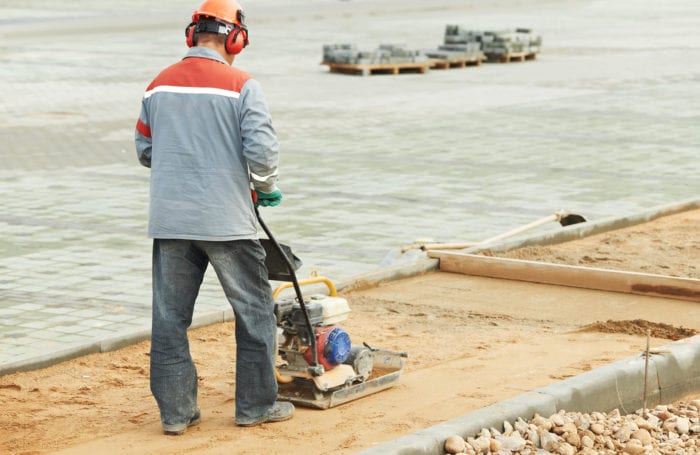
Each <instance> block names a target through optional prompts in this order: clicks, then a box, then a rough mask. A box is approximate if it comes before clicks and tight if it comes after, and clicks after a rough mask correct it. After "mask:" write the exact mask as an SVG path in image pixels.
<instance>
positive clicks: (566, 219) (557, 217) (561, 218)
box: [403, 210, 586, 252]
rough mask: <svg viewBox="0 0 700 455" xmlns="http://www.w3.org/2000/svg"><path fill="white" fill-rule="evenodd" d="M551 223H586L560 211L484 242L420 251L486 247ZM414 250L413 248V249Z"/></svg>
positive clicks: (432, 245)
mask: <svg viewBox="0 0 700 455" xmlns="http://www.w3.org/2000/svg"><path fill="white" fill-rule="evenodd" d="M553 221H558V222H559V224H561V225H562V226H569V225H572V224H578V223H583V222H585V221H586V219H585V218H584V217H582V216H581V215H576V214H572V213H569V212H567V211H565V210H560V211H558V212H556V213H553V214H551V215H548V216H545V217H543V218H540V219H539V220H536V221H533V222H532V223H528V224H526V225H524V226H520V227H518V228H515V229H511V230H510V231H508V232H504V233H502V234H498V235H496V236H494V237H491V238H488V239H486V240H482V241H481V242H467V243H428V244H424V245H420V249H421V250H423V251H428V250H450V249H452V250H461V249H463V248H469V247H472V246H477V245H486V244H488V243H492V242H495V241H497V240H501V239H505V238H507V237H512V236H514V235H517V234H520V233H523V232H525V231H529V230H530V229H533V228H536V227H537V226H542V225H543V224H547V223H551V222H553ZM414 248H415V247H414ZM409 249H412V248H411V247H407V248H404V250H403V251H404V252H405V251H406V250H409Z"/></svg>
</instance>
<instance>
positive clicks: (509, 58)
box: [488, 52, 537, 63]
mask: <svg viewBox="0 0 700 455" xmlns="http://www.w3.org/2000/svg"><path fill="white" fill-rule="evenodd" d="M536 58H537V53H536V52H512V53H510V54H489V55H488V61H489V62H499V63H510V62H524V61H525V60H535V59H536Z"/></svg>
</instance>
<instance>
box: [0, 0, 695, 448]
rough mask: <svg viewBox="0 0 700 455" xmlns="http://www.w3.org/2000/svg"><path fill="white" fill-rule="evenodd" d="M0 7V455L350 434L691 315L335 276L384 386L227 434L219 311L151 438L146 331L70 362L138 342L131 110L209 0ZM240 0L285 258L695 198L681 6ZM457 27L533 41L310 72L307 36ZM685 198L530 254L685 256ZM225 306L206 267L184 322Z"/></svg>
mask: <svg viewBox="0 0 700 455" xmlns="http://www.w3.org/2000/svg"><path fill="white" fill-rule="evenodd" d="M1 3H2V5H0V13H2V14H1V17H2V18H1V19H0V37H2V42H1V44H0V80H1V81H2V83H1V84H0V120H2V121H0V143H2V146H0V200H1V205H2V210H0V403H1V404H2V406H0V453H3V454H4V453H10V454H43V453H61V452H63V453H90V454H92V453H115V452H122V453H125V454H127V453H134V454H136V453H138V454H141V453H157V454H161V453H163V454H165V453H168V454H170V453H209V454H216V453H251V454H253V453H255V454H258V453H284V454H291V453H303V454H307V453H314V454H316V453H355V452H357V451H360V450H363V449H364V448H370V447H373V446H375V445H376V444H380V443H381V442H384V441H388V440H392V439H394V438H397V437H399V436H401V435H404V434H406V433H410V432H413V431H415V430H416V429H420V428H425V427H427V426H431V425H434V424H437V423H439V422H443V421H445V420H446V419H450V418H452V417H455V416H459V415H463V414H464V413H467V412H469V411H470V410H473V409H478V408H479V407H482V406H487V405H489V404H491V403H494V402H498V401H500V400H502V399H505V398H507V397H512V396H514V395H518V394H521V393H522V392H524V391H527V390H532V389H533V388H536V387H540V386H543V385H546V384H550V383H552V382H554V381H558V380H560V379H563V378H568V377H570V376H572V375H577V374H578V373H580V372H582V371H586V370H588V369H592V368H595V367H596V366H600V365H604V364H607V363H609V362H611V361H613V360H615V359H619V358H623V357H625V356H629V355H638V354H639V353H640V352H641V350H642V349H643V348H644V344H645V343H644V341H645V340H644V339H643V336H640V335H639V334H637V333H638V332H639V330H638V326H640V325H646V323H645V322H643V321H649V322H650V323H654V324H661V323H663V324H667V325H668V326H655V327H659V328H660V329H662V330H663V331H659V332H654V338H653V340H652V342H653V345H654V346H658V345H661V344H664V343H667V342H669V341H670V340H671V337H672V336H675V335H679V336H680V335H681V334H686V333H687V332H686V330H687V329H693V330H698V329H700V327H698V326H697V324H698V321H700V317H698V313H697V311H698V310H697V304H695V305H693V304H691V303H690V302H684V301H680V300H670V299H662V298H652V297H640V296H632V295H624V294H613V293H607V292H600V291H586V290H581V289H573V288H557V287H554V286H543V285H536V284H528V283H522V282H507V281H504V280H494V279H486V278H472V277H466V276H461V275H460V276H458V275H450V274H445V273H440V272H432V273H428V274H425V275H421V276H417V277H413V278H410V279H407V280H403V281H399V282H393V283H385V284H382V285H380V286H377V287H375V288H371V289H359V288H358V289H355V290H353V291H347V292H344V295H345V296H346V297H347V298H348V299H349V300H350V305H351V307H352V310H353V311H352V313H351V314H350V318H349V320H348V321H347V323H345V324H344V326H345V327H346V329H347V330H348V331H349V332H350V334H351V336H352V337H353V339H354V340H356V341H358V342H361V341H366V342H367V343H369V344H371V345H373V346H378V347H383V348H388V349H398V350H403V351H406V352H408V354H409V358H408V359H407V361H406V367H405V374H404V377H403V378H402V380H401V381H400V383H399V384H398V385H397V386H396V387H394V388H393V389H390V390H387V391H384V392H382V393H380V394H377V395H374V396H370V397H366V398H363V399H362V400H359V401H357V402H353V403H349V404H347V405H345V406H342V407H339V408H336V409H331V410H328V411H315V410H304V409H300V410H299V411H298V412H297V415H296V417H295V418H294V419H293V420H291V421H289V422H285V423H280V424H277V425H274V426H273V425H265V426H262V427H258V428H251V429H246V430H243V429H241V428H237V427H235V426H234V425H233V410H234V406H235V403H234V402H233V391H234V387H235V384H234V382H233V377H234V376H233V372H234V370H235V359H234V358H233V352H234V348H235V346H234V344H233V336H232V330H233V327H232V323H227V324H215V325H211V326H207V327H202V328H199V329H196V330H193V331H192V336H191V340H192V349H193V354H194V356H195V358H196V361H197V365H198V368H199V374H200V377H201V381H200V390H201V396H200V405H201V407H202V412H203V421H202V423H201V424H200V425H198V426H197V427H195V428H192V429H191V430H190V431H189V432H188V433H187V434H186V435H185V436H183V437H182V438H170V437H165V436H163V435H162V434H161V433H160V424H159V422H158V415H157V410H156V404H155V402H154V400H153V399H152V397H151V396H150V393H149V391H148V357H147V352H148V341H144V342H142V343H141V344H135V345H132V346H129V347H127V348H125V349H122V350H119V351H114V352H106V353H102V354H92V355H84V354H87V353H91V352H93V353H94V352H97V351H99V350H101V349H103V348H105V346H106V347H108V348H110V349H111V348H113V347H115V346H117V345H123V343H125V342H136V341H141V340H146V339H147V337H148V334H149V330H150V313H151V308H150V307H151V286H150V258H151V256H150V255H151V242H150V240H149V239H147V238H146V236H145V232H146V224H147V216H148V215H147V214H148V200H149V197H148V186H149V171H148V170H147V169H145V168H143V167H141V166H139V164H138V163H137V161H136V156H135V152H134V149H133V131H134V124H135V122H136V118H137V116H138V112H139V109H140V100H141V97H142V95H143V92H144V89H145V88H146V87H147V85H148V83H149V82H150V81H151V80H152V78H153V77H154V76H155V75H156V74H157V72H158V71H160V70H161V69H162V68H163V67H165V66H166V65H169V64H172V63H173V62H175V61H177V60H179V59H180V58H181V57H182V56H183V55H184V53H185V51H186V48H185V43H184V36H183V30H184V28H185V26H186V25H187V24H188V23H189V20H190V17H191V13H192V10H193V9H194V8H195V7H196V5H197V4H199V3H200V2H199V0H194V1H192V0H172V1H169V2H165V3H163V2H145V1H143V0H123V1H120V2H94V1H92V0H74V1H71V2H56V1H55V0H35V1H33V2H31V5H28V4H27V2H26V1H24V0H4V1H3V2H1ZM241 3H243V5H244V7H245V10H246V17H247V18H248V25H249V27H250V30H251V46H250V47H249V48H247V49H246V50H245V51H244V52H243V53H241V54H240V55H239V56H238V57H237V58H236V62H235V65H236V66H238V67H240V68H242V69H243V70H245V71H247V72H249V73H251V74H252V75H253V76H254V77H255V78H256V79H257V80H259V81H260V82H261V85H262V87H263V90H264V91H265V95H266V98H267V100H268V103H269V105H270V109H271V112H272V116H273V122H274V125H275V127H276V129H277V131H278V134H279V138H280V143H281V154H282V155H281V166H280V169H281V173H280V188H281V189H282V190H283V192H284V202H283V203H282V204H281V205H280V206H279V207H275V208H272V209H265V210H263V217H264V218H265V220H266V222H267V223H268V224H269V225H270V227H271V228H272V230H273V232H275V234H276V236H277V237H278V239H280V240H281V241H283V242H284V243H288V244H290V245H291V247H292V248H293V250H294V252H295V253H296V254H297V255H298V256H299V257H301V258H302V260H303V261H304V265H303V267H302V269H301V270H300V272H299V273H300V276H306V275H307V274H308V273H309V272H310V271H311V270H312V269H317V270H318V271H319V272H320V273H321V274H323V275H327V276H329V277H330V278H332V279H334V280H341V279H342V280H345V279H347V278H349V277H352V276H356V275H358V274H363V273H365V272H370V271H373V270H375V269H377V268H383V267H384V259H385V257H389V259H391V258H393V254H392V255H387V252H388V251H389V250H391V249H394V250H398V249H399V248H400V247H401V246H402V245H405V244H409V243H411V242H413V241H414V240H416V239H419V238H420V239H429V240H432V241H436V242H454V241H457V242H459V241H479V240H481V239H485V238H489V237H491V236H494V235H496V234H499V233H502V232H504V231H506V230H509V229H511V228H513V227H516V226H521V225H524V224H526V223H528V222H530V221H533V220H535V219H538V218H540V217H542V216H545V215H547V214H549V213H553V212H555V211H557V210H559V209H562V208H563V209H566V210H568V211H570V212H575V213H580V214H582V215H584V216H585V217H586V218H587V219H589V220H590V221H591V222H595V221H596V220H601V219H604V218H608V217H614V218H618V217H624V216H627V215H630V214H635V213H638V212H641V211H646V210H649V209H652V208H654V207H658V206H662V205H667V204H673V203H676V202H678V201H683V200H688V199H690V198H697V195H698V179H697V176H698V175H700V160H698V159H697V144H698V143H700V129H699V128H697V119H698V116H699V115H700V104H699V103H696V102H693V100H695V99H698V96H699V93H700V84H698V83H697V81H698V77H699V76H698V75H699V74H700V45H699V44H698V43H700V28H698V27H697V20H696V18H697V17H698V3H697V2H696V1H695V0H669V1H665V2H648V1H645V0H619V1H616V2H603V1H595V0H537V1H536V2H534V3H533V2H521V1H519V0H498V1H497V2H483V1H481V0H468V1H465V0H436V1H433V2H425V1H424V0H403V1H401V2H399V1H396V0H353V1H335V0H253V1H248V2H241ZM450 23H451V24H460V25H464V26H468V27H474V28H476V29H493V30H499V29H507V28H513V27H531V28H532V29H533V30H534V31H535V32H536V33H539V34H541V35H542V36H543V40H544V41H543V47H542V52H541V53H540V54H538V55H537V59H536V60H534V61H525V62H516V63H513V64H495V63H494V64H491V63H486V62H484V64H482V65H479V66H478V67H469V68H464V69H457V68H455V69H451V70H449V71H442V70H435V71H433V70H430V71H428V72H427V73H426V74H398V75H373V76H371V77H353V76H347V75H342V74H333V73H330V72H329V70H328V68H327V67H325V66H322V65H319V62H320V60H321V57H322V46H323V45H324V44H335V43H355V44H357V45H358V48H360V49H373V48H375V47H376V46H377V45H379V44H381V43H387V42H389V43H394V42H400V43H405V44H406V46H407V47H409V48H413V49H425V48H435V47H436V46H437V45H439V44H441V43H442V39H443V35H444V30H445V25H446V24H450ZM694 213H695V212H693V215H692V216H693V217H694V218H692V220H695V221H694V224H693V223H691V225H690V226H688V225H687V223H686V222H682V223H681V222H680V221H679V223H680V224H679V229H675V228H672V227H670V226H665V227H664V228H663V230H658V231H657V230H656V229H658V224H657V222H658V221H661V220H657V221H655V222H654V223H651V224H650V225H649V227H648V228H647V227H643V226H639V227H638V228H635V229H634V230H628V231H626V234H625V237H623V238H620V239H617V240H615V241H612V240H611V241H609V242H608V243H606V242H605V241H602V240H596V241H595V242H596V243H595V245H588V246H586V247H585V248H584V250H583V251H585V253H584V254H583V255H581V254H580V252H579V253H577V255H576V256H573V255H569V254H568V253H565V252H561V251H558V250H557V251H556V252H553V251H552V250H546V249H536V250H530V251H527V252H525V254H523V255H522V256H521V258H534V259H545V260H555V259H557V258H560V257H561V258H566V257H570V258H572V260H574V263H577V264H578V265H590V266H595V265H601V266H604V267H615V266H619V267H622V268H624V269H626V270H635V268H634V267H635V266H638V267H639V269H640V270H642V271H644V272H647V273H648V272H652V273H663V274H669V275H671V274H674V271H675V273H677V274H679V275H683V274H687V273H691V271H692V270H691V269H690V268H689V265H693V264H695V267H697V257H698V254H697V241H698V240H697V239H698V235H697V224H698V223H697V218H695V217H696V216H697V215H695V214H694ZM669 220H678V218H676V217H675V216H674V217H673V218H669ZM559 229H561V227H560V226H558V225H557V224H556V223H551V224H550V225H548V226H542V227H541V228H540V229H539V230H540V231H541V230H550V231H555V230H559ZM693 229H694V230H693ZM533 233H534V231H533ZM676 236H678V237H676ZM645 238H646V239H650V241H649V242H646V241H645V240H644V239H645ZM652 239H653V240H652ZM572 245H583V243H579V242H576V243H574V244H572ZM656 246H664V250H663V251H661V252H659V251H660V250H658V249H656V248H652V247H656ZM547 248H550V247H547ZM562 248H567V247H562ZM389 262H391V261H389ZM695 270H697V269H695ZM696 277H697V276H696ZM226 311H230V307H229V306H228V304H227V302H226V300H225V298H224V297H223V295H222V293H221V290H220V287H219V286H218V283H217V282H216V277H215V276H213V273H211V271H209V272H208V273H207V276H206V278H205V282H204V284H203V287H202V290H201V292H200V295H199V299H198V302H197V306H196V309H195V320H196V321H198V322H200V323H201V322H202V321H205V320H206V321H208V322H213V321H214V320H219V321H220V320H223V319H224V314H225V312H226ZM608 320H611V321H612V322H607V321H608ZM625 321H638V322H625ZM588 324H598V325H597V326H596V327H599V328H602V327H603V326H604V325H607V326H609V327H612V332H606V333H603V332H596V331H593V332H591V331H586V330H589V329H590V328H589V329H585V330H583V331H581V329H582V328H585V327H586V326H587V325H588ZM643 330H644V329H642V330H641V331H643ZM664 331H665V332H664ZM667 337H668V338H667ZM76 356H78V358H74V359H73V360H69V361H66V362H61V360H65V359H66V358H69V357H70V358H72V357H76ZM48 364H53V366H51V367H50V368H45V369H40V370H35V371H29V372H23V373H22V372H20V373H16V371H17V370H23V369H32V368H37V367H39V366H45V365H48Z"/></svg>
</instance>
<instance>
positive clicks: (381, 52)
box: [323, 44, 427, 65]
mask: <svg viewBox="0 0 700 455" xmlns="http://www.w3.org/2000/svg"><path fill="white" fill-rule="evenodd" d="M425 61H427V58H426V56H425V54H423V52H422V51H417V50H411V49H408V48H407V47H406V46H405V45H403V44H380V45H379V48H378V49H376V50H375V51H372V52H358V51H357V47H356V46H355V45H354V44H326V45H324V46H323V62H324V63H350V64H357V65H366V64H372V65H373V64H399V63H416V62H425Z"/></svg>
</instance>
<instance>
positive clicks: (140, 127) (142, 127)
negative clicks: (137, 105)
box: [136, 119, 151, 137]
mask: <svg viewBox="0 0 700 455" xmlns="http://www.w3.org/2000/svg"><path fill="white" fill-rule="evenodd" d="M136 131H138V132H139V133H140V134H141V136H145V137H151V127H150V126H148V125H146V124H145V123H143V122H142V121H141V119H139V120H138V122H136Z"/></svg>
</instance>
